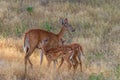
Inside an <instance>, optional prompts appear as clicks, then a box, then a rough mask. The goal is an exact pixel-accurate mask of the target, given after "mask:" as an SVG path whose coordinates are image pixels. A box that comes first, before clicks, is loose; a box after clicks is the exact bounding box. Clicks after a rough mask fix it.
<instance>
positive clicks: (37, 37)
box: [24, 18, 75, 74]
mask: <svg viewBox="0 0 120 80" xmlns="http://www.w3.org/2000/svg"><path fill="white" fill-rule="evenodd" d="M59 21H60V23H61V25H62V28H61V30H60V32H59V33H58V34H54V33H52V32H48V31H45V30H41V29H31V30H29V31H27V32H26V33H25V36H24V51H25V53H26V55H25V74H26V72H27V61H29V63H30V65H31V67H32V63H31V61H30V59H29V57H30V56H31V54H32V53H33V51H34V50H35V48H40V47H39V43H40V42H41V41H42V40H48V42H47V44H46V45H44V49H42V53H41V61H40V64H42V60H43V52H45V51H44V50H49V49H51V48H54V47H58V46H59V40H60V39H61V38H62V37H63V35H64V32H65V31H67V30H68V31H71V32H74V31H75V29H73V27H72V26H71V25H70V24H69V23H68V19H67V18H65V19H62V18H60V20H59Z"/></svg>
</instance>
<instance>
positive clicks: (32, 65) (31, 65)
mask: <svg viewBox="0 0 120 80" xmlns="http://www.w3.org/2000/svg"><path fill="white" fill-rule="evenodd" d="M28 61H29V63H30V65H31V68H33V64H32V62H31V61H30V59H29V58H28Z"/></svg>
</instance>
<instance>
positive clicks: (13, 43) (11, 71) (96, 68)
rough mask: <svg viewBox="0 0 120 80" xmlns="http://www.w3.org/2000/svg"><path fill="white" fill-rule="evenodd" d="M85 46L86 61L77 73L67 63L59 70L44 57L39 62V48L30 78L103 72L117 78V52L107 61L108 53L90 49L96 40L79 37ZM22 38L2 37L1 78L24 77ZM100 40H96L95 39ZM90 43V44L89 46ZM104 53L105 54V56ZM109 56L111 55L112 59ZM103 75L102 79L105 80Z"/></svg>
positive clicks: (52, 78) (79, 78) (79, 76)
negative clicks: (49, 65) (115, 56)
mask: <svg viewBox="0 0 120 80" xmlns="http://www.w3.org/2000/svg"><path fill="white" fill-rule="evenodd" d="M80 41H81V44H82V46H83V47H84V52H85V55H86V56H85V57H86V58H85V60H84V61H83V62H84V63H83V64H84V65H83V72H80V68H78V70H77V72H76V74H75V76H74V77H72V75H73V73H72V70H71V71H70V72H68V70H67V65H66V64H64V65H63V66H62V68H61V70H60V73H57V72H56V71H55V70H54V69H53V67H52V66H51V67H50V68H49V69H48V68H47V62H46V60H45V58H44V62H43V64H42V66H40V64H39V55H38V54H37V53H39V51H38V50H36V51H35V52H34V54H33V55H32V56H31V57H30V59H31V61H32V63H33V64H34V67H33V70H32V69H31V68H30V65H29V66H28V76H27V79H28V80H38V79H39V80H59V79H62V80H73V79H77V80H83V79H84V80H91V79H90V76H92V75H95V76H97V75H100V74H102V76H101V75H100V77H101V78H102V79H104V80H109V79H114V80H115V79H117V78H116V76H115V72H114V67H115V66H114V63H113V62H114V60H115V59H114V56H113V58H112V59H113V60H112V61H109V62H108V61H107V60H106V58H107V56H105V55H98V56H96V55H94V54H92V53H89V52H91V51H92V50H94V48H95V47H94V46H95V45H93V44H94V42H91V40H89V39H88V40H87V41H86V40H83V39H80ZM22 43H23V42H22V40H15V39H4V38H2V39H1V40H0V49H1V50H0V80H23V79H24V55H25V54H24V52H23V51H22V50H21V48H22ZM96 44H97V43H96ZM87 45H89V46H90V47H88V46H87ZM103 57H105V58H103ZM109 60H110V59H109ZM102 79H100V80H102Z"/></svg>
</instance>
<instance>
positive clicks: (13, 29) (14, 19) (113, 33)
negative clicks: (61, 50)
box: [0, 0, 120, 80]
mask: <svg viewBox="0 0 120 80" xmlns="http://www.w3.org/2000/svg"><path fill="white" fill-rule="evenodd" d="M20 1H21V0H1V1H0V5H1V7H0V80H23V77H24V55H25V53H24V52H23V49H22V46H23V39H22V37H23V34H24V32H25V31H27V30H28V29H31V28H40V29H45V30H48V31H52V32H54V33H57V32H58V31H59V30H60V24H59V22H58V20H59V18H60V17H67V18H68V20H69V23H71V25H72V26H73V27H74V28H75V29H76V32H75V33H74V34H73V35H72V36H70V35H69V34H68V33H66V34H65V36H64V37H65V39H66V41H67V43H72V42H77V43H80V44H81V45H82V46H83V49H84V52H85V59H84V62H83V63H84V71H83V72H80V71H79V68H78V71H77V72H76V74H75V76H74V79H75V80H119V79H120V63H119V62H120V22H119V21H120V17H119V16H120V10H119V9H120V5H119V4H120V1H119V0H80V1H81V2H80V3H78V2H77V1H75V2H74V1H73V2H72V0H67V1H65V2H61V1H59V0H57V1H56V2H54V0H49V2H48V3H47V2H43V4H40V3H39V1H40V0H23V5H22V6H21V2H20ZM42 1H43V0H42ZM45 1H48V0H45ZM63 1H64V0H63ZM28 7H33V11H32V12H28V11H27V8H28ZM49 27H51V28H50V29H49ZM18 37H20V38H18ZM39 52H40V51H39V50H35V52H34V54H33V55H32V56H31V58H30V59H31V61H32V63H33V64H34V68H33V70H31V69H30V67H29V69H28V72H29V73H28V76H27V78H28V80H73V77H72V70H71V71H70V72H68V71H67V67H66V64H64V66H63V67H62V69H61V70H60V74H58V73H56V72H55V71H54V70H53V67H52V66H51V67H50V68H49V69H47V67H46V65H47V61H46V60H45V59H44V62H43V64H42V65H41V66H40V65H39Z"/></svg>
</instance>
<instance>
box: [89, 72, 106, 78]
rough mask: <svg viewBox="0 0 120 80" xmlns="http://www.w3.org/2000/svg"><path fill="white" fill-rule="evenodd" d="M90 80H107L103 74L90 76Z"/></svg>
mask: <svg viewBox="0 0 120 80" xmlns="http://www.w3.org/2000/svg"><path fill="white" fill-rule="evenodd" d="M89 80H105V79H104V76H103V74H102V73H101V74H99V75H96V74H92V75H90V76H89Z"/></svg>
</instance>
